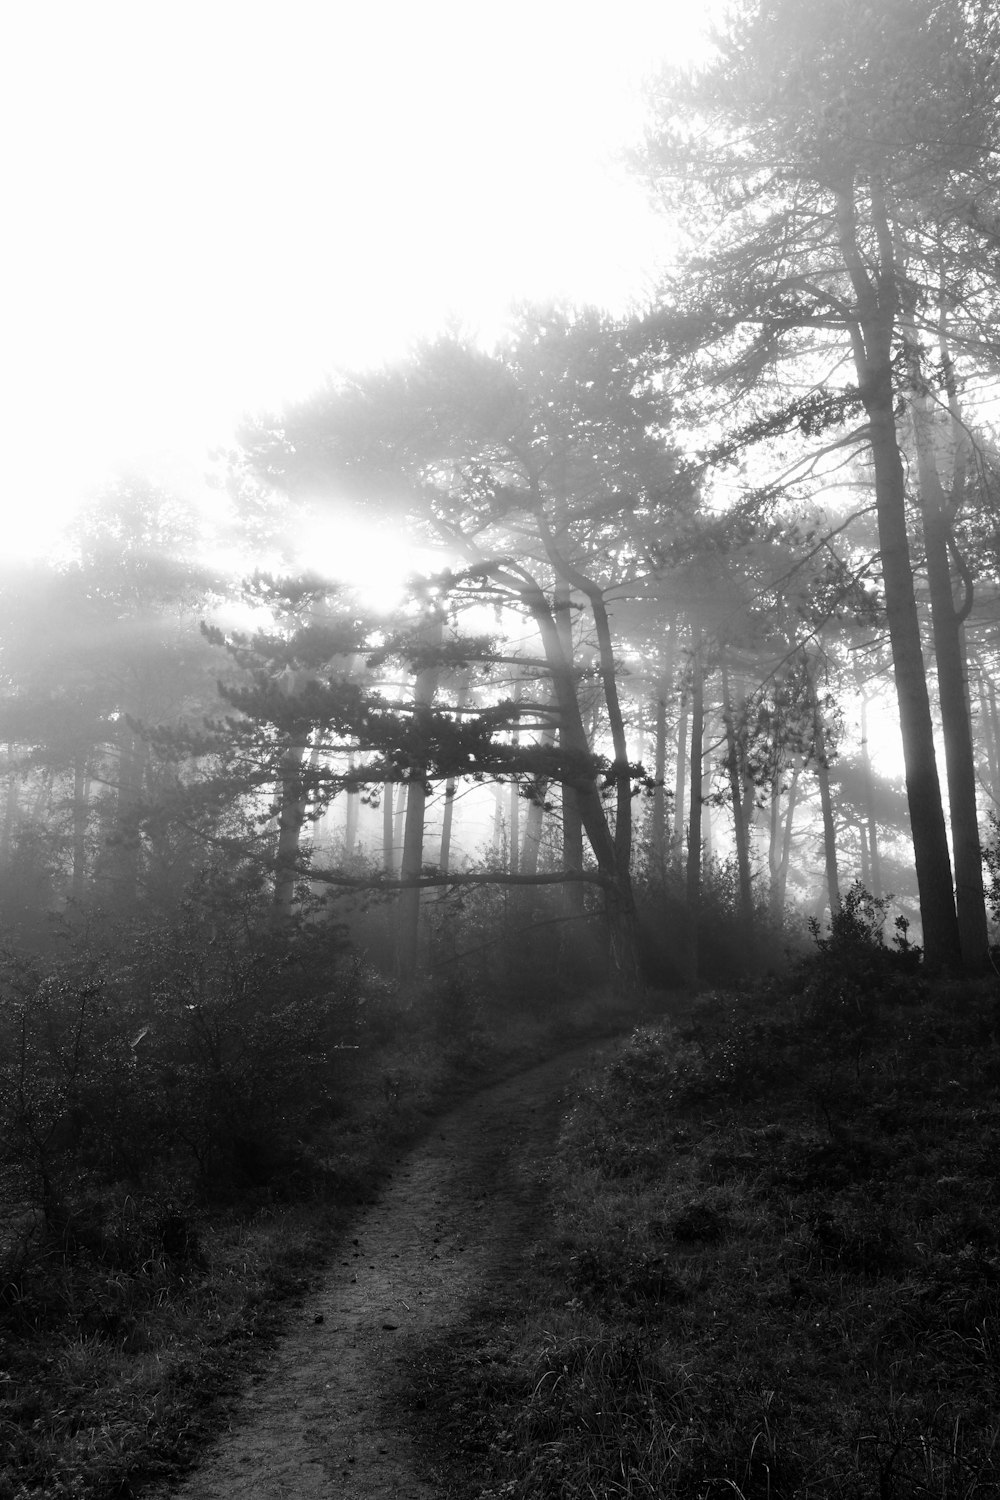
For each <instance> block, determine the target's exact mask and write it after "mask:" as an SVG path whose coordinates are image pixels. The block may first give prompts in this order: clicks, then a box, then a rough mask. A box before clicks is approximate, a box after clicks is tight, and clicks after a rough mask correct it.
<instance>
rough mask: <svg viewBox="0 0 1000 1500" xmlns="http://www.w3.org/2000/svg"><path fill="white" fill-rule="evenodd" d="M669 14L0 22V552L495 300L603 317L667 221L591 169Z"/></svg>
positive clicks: (607, 149) (620, 139) (690, 34)
mask: <svg viewBox="0 0 1000 1500" xmlns="http://www.w3.org/2000/svg"><path fill="white" fill-rule="evenodd" d="M704 9H705V8H704V7H699V6H697V5H693V4H691V0H616V3H615V4H611V3H610V0H600V3H597V0H582V3H581V0H508V3H506V4H504V5H486V4H481V3H476V0H408V3H404V0H380V3H377V4H376V3H371V4H364V3H357V0H351V3H348V0H325V3H320V0H283V3H282V4H281V5H277V4H274V3H271V4H267V5H264V4H261V3H259V0H240V3H236V0H198V3H196V4H191V3H188V0H169V3H168V0H141V3H137V0H126V3H118V0H91V3H88V4H80V3H79V0H56V3H45V0H36V3H32V4H25V5H17V6H14V5H11V6H8V7H6V9H5V13H4V21H3V23H2V26H0V130H2V135H3V140H4V142H5V147H6V149H5V152H4V159H3V161H2V162H0V192H2V195H3V207H4V221H5V226H6V228H5V233H4V240H3V251H2V254H0V263H2V264H3V266H4V270H3V275H4V280H5V284H6V294H7V295H6V297H5V298H4V308H3V313H2V321H0V339H2V349H3V372H2V375H0V382H2V387H3V388H2V391H0V398H2V411H3V417H4V420H5V423H6V428H7V434H6V441H5V444H4V448H5V452H4V491H5V493H4V498H3V500H2V502H0V514H2V515H3V519H4V540H5V545H6V548H7V550H8V555H10V553H11V552H21V553H24V552H28V551H36V550H38V549H40V548H43V547H44V546H45V545H46V544H47V543H48V541H49V539H50V538H51V537H52V535H53V531H54V529H55V527H56V526H57V525H58V524H59V522H60V521H61V520H62V518H63V517H64V516H65V514H66V513H67V512H68V511H69V510H70V509H71V508H72V507H73V506H74V505H75V504H76V503H77V502H78V500H79V498H80V496H81V495H82V494H84V493H85V492H86V491H87V490H88V489H89V488H92V487H94V486H96V485H99V484H100V482H101V481H102V479H103V478H105V477H106V476H107V475H108V474H109V473H112V472H114V471H115V470H116V469H123V468H128V467H130V466H131V467H133V468H138V469H140V470H142V471H143V472H145V473H146V474H148V475H149V476H150V477H151V478H153V479H154V480H156V481H157V482H159V483H162V484H166V485H168V486H172V487H173V488H175V489H178V490H180V491H184V490H188V491H192V490H196V489H198V488H199V486H200V481H201V476H202V474H203V472H204V470H205V468H206V467H207V463H206V460H205V452H206V450H207V449H208V448H209V447H211V446H215V445H224V444H225V443H226V442H227V441H228V440H229V439H230V437H231V434H232V430H233V426H234V423H235V422H236V421H238V419H239V417H240V415H241V414H242V413H243V412H246V411H250V410H258V409H262V408H265V409H271V408H274V407H278V406H280V405H281V403H282V402H283V401H284V400H285V399H288V398H294V397H296V396H299V395H301V394H303V393H305V392H307V391H309V390H310V389H312V388H313V387H314V386H315V385H316V384H317V383H318V382H319V381H320V380H321V379H322V377H323V375H324V373H325V372H327V371H329V370H331V369H334V368H336V367H338V366H351V365H358V364H364V363H371V362H376V361H379V360H381V359H384V358H386V357H389V356H391V355H393V354H396V353H400V352H402V351H403V350H404V349H405V348H406V346H407V344H408V343H409V342H410V341H411V340H412V339H413V338H414V337H415V336H417V335H419V334H420V333H422V332H427V331H430V330H432V329H434V328H436V327H439V326H441V324H442V323H443V322H444V321H445V320H446V319H447V318H448V317H449V315H454V316H457V317H459V318H460V319H461V320H462V321H463V323H464V324H465V325H466V326H469V327H470V328H473V329H478V330H479V331H480V332H481V333H482V334H483V335H484V336H486V337H489V336H490V335H491V334H492V333H494V332H495V331H497V330H499V328H500V327H501V326H502V322H503V317H504V313H505V310H506V309H507V307H508V306H509V305H510V303H511V302H512V301H513V300H515V299H519V298H538V299H544V298H548V297H552V296H565V297H569V298H571V299H573V300H576V301H586V300H591V301H597V302H603V303H605V304H607V305H611V306H623V305H625V304H626V303H627V301H628V299H629V298H630V297H640V298H641V297H642V295H643V292H644V289H646V288H648V287H649V286H650V284H651V276H652V273H653V267H654V264H655V259H656V253H657V244H658V243H661V242H662V240H661V237H662V234H663V229H662V226H661V225H657V224H656V222H655V220H654V218H653V216H652V214H651V212H650V211H649V209H648V206H647V203H646V199H645V195H644V192H643V189H642V188H641V186H640V185H639V184H638V183H636V182H633V181H631V180H630V179H629V177H628V175H627V173H626V171H625V169H624V168H623V167H622V166H621V164H620V163H619V162H618V161H617V160H616V153H617V152H618V151H619V150H620V148H621V146H623V145H625V144H627V143H628V142H629V141H631V140H634V139H636V138H637V136H638V133H639V131H640V128H641V120H642V99H641V93H640V85H641V81H642V78H643V76H644V75H645V74H646V73H648V72H649V71H651V70H652V69H653V68H655V66H656V65H657V63H658V62H659V60H660V59H663V58H666V59H670V60H673V61H684V60H685V58H686V56H687V55H689V53H690V49H691V48H692V47H693V46H695V45H696V33H695V31H693V29H692V28H695V27H696V26H697V24H698V17H699V16H700V15H702V14H703V13H704Z"/></svg>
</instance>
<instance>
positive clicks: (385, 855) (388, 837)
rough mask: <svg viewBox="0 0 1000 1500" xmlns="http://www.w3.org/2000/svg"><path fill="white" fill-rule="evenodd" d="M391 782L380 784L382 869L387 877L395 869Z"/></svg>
mask: <svg viewBox="0 0 1000 1500" xmlns="http://www.w3.org/2000/svg"><path fill="white" fill-rule="evenodd" d="M392 832H393V816H392V782H391V781H385V782H383V783H382V868H383V870H384V871H385V873H386V874H387V875H391V874H392V873H393V870H394V869H395V861H394V859H393V852H392V848H393V839H392Z"/></svg>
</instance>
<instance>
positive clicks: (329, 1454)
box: [160, 1039, 618, 1500]
mask: <svg viewBox="0 0 1000 1500" xmlns="http://www.w3.org/2000/svg"><path fill="white" fill-rule="evenodd" d="M617 1045H618V1040H617V1039H613V1040H607V1041H603V1042H596V1043H595V1042H591V1043H588V1044H587V1045H586V1046H584V1047H578V1048H575V1049H574V1050H573V1051H571V1052H567V1053H563V1054H561V1055H560V1056H559V1057H557V1058H555V1059H553V1060H551V1061H549V1062H547V1063H543V1064H541V1065H540V1066H538V1067H535V1068H532V1069H530V1070H529V1071H528V1072H525V1073H520V1074H518V1075H517V1076H516V1077H515V1078H512V1079H508V1080H506V1081H505V1082H503V1083H500V1084H495V1085H493V1086H491V1087H490V1088H487V1089H484V1090H483V1091H482V1092H481V1093H478V1094H476V1095H474V1096H473V1097H472V1098H471V1099H468V1100H466V1101H465V1102H463V1103H462V1104H461V1105H460V1106H459V1107H458V1108H456V1109H454V1110H453V1111H452V1112H451V1113H450V1114H448V1115H446V1116H444V1117H443V1118H441V1119H439V1120H438V1121H436V1122H435V1124H434V1125H433V1127H432V1128H431V1130H430V1132H429V1134H428V1135H427V1137H425V1139H424V1140H423V1141H422V1142H421V1143H420V1144H419V1145H418V1146H416V1147H414V1148H413V1149H412V1150H411V1151H410V1152H409V1153H408V1154H407V1155H406V1156H404V1157H402V1158H401V1160H400V1162H399V1164H398V1166H397V1168H396V1171H395V1173H394V1174H393V1177H392V1179H391V1180H390V1181H389V1182H388V1183H387V1185H386V1186H385V1188H384V1189H383V1191H382V1193H381V1195H380V1197H379V1198H378V1200H377V1201H376V1202H375V1203H373V1204H372V1205H370V1206H369V1207H367V1208H365V1209H364V1210H362V1211H361V1213H360V1214H359V1216H358V1218H357V1219H356V1220H355V1222H354V1224H353V1226H352V1228H351V1229H350V1230H349V1231H348V1233H347V1236H346V1238H345V1240H344V1243H343V1245H342V1247H341V1250H340V1252H339V1254H338V1257H337V1259H336V1261H335V1262H334V1264H333V1265H332V1266H331V1267H330V1269H329V1271H328V1273H327V1275H326V1279H325V1281H324V1284H323V1286H322V1287H321V1289H320V1290H318V1291H317V1292H315V1293H314V1294H313V1295H312V1296H311V1297H310V1298H309V1299H308V1301H307V1303H306V1305H305V1306H304V1308H303V1310H302V1312H301V1314H300V1316H299V1319H298V1322H297V1324H296V1326H295V1328H294V1329H293V1330H292V1331H291V1332H290V1333H288V1334H287V1335H286V1336H285V1337H284V1339H283V1340H282V1341H281V1343H280V1345H279V1347H278V1351H277V1354H276V1357H275V1361H274V1364H273V1367H272V1369H271V1370H270V1371H269V1373H268V1374H267V1376H266V1377H265V1379H264V1380H263V1381H262V1382H261V1383H260V1384H259V1385H257V1386H256V1387H254V1388H253V1389H251V1390H250V1391H248V1393H247V1395H246V1398H245V1401H244V1403H243V1405H242V1406H241V1409H240V1410H239V1411H238V1412H237V1414H236V1416H235V1417H234V1418H233V1421H232V1423H231V1425H230V1428H229V1430H228V1431H227V1432H225V1433H223V1434H222V1436H221V1437H220V1438H219V1439H218V1440H217V1442H216V1444H215V1445H214V1447H212V1448H211V1449H209V1450H208V1452H207V1453H206V1455H205V1458H204V1460H203V1463H202V1465H201V1466H200V1467H199V1468H198V1469H197V1470H196V1471H195V1472H194V1473H193V1474H191V1475H190V1476H189V1477H188V1478H187V1479H186V1480H185V1482H184V1483H183V1484H182V1485H181V1486H180V1487H179V1488H175V1489H173V1490H172V1491H169V1493H170V1494H171V1495H173V1496H174V1497H176V1500H307V1497H317V1500H319V1497H322V1500H348V1497H357V1500H390V1497H393V1500H434V1496H435V1495H436V1493H437V1491H436V1490H435V1489H433V1488H432V1487H430V1486H429V1485H428V1484H427V1483H426V1481H422V1480H420V1479H419V1478H418V1477H417V1475H416V1472H415V1466H414V1455H413V1451H412V1446H411V1442H410V1438H409V1435H408V1432H407V1430H406V1426H405V1424H404V1419H403V1415H402V1413H396V1412H394V1410H393V1407H392V1399H391V1391H392V1389H393V1386H394V1385H396V1384H397V1383H398V1382H399V1381H400V1380H401V1378H402V1374H403V1364H404V1360H405V1356H406V1353H407V1351H408V1350H412V1347H413V1345H414V1344H415V1343H416V1342H418V1341H419V1340H420V1338H421V1337H422V1336H426V1335H435V1336H438V1335H440V1334H442V1333H444V1332H446V1331H447V1329H448V1328H449V1327H451V1326H453V1325H457V1324H458V1323H459V1322H460V1321H461V1319H462V1317H463V1314H464V1312H465V1311H466V1309H467V1307H468V1305H469V1303H470V1301H471V1300H472V1299H473V1298H477V1297H478V1296H479V1295H480V1293H481V1292H482V1291H483V1290H484V1289H485V1288H488V1287H489V1286H490V1285H493V1286H496V1285H497V1283H500V1284H501V1285H502V1284H503V1283H504V1282H505V1281H507V1280H509V1278H511V1277H512V1276H513V1275H515V1274H516V1270H517V1265H518V1261H519V1258H520V1256H521V1254H522V1253H523V1247H524V1244H525V1241H526V1239H527V1238H528V1236H529V1234H530V1229H531V1223H532V1218H533V1216H534V1214H535V1212H536V1211H537V1205H538V1202H539V1194H540V1191H541V1189H540V1183H539V1178H540V1173H541V1172H543V1171H544V1167H545V1162H546V1159H547V1157H548V1155H549V1153H550V1151H551V1148H552V1145H553V1143H554V1141H555V1137H556V1133H557V1131H558V1127H559V1121H560V1118H561V1116H562V1113H563V1110H564V1108H565V1099H566V1094H567V1086H568V1085H569V1083H570V1081H571V1079H572V1078H573V1075H574V1074H575V1073H576V1072H578V1071H579V1070H580V1068H581V1067H583V1066H584V1065H586V1064H587V1063H588V1062H589V1061H590V1060H592V1059H595V1058H597V1057H599V1056H606V1055H607V1054H608V1053H610V1052H611V1051H613V1050H614V1049H615V1047H616V1046H617ZM160 1493H161V1496H162V1495H163V1493H164V1492H160Z"/></svg>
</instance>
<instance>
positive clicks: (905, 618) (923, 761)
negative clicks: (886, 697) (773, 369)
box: [836, 182, 961, 968]
mask: <svg viewBox="0 0 1000 1500" xmlns="http://www.w3.org/2000/svg"><path fill="white" fill-rule="evenodd" d="M855 193H856V186H855V184H854V183H853V182H851V183H849V184H847V185H846V186H845V187H843V188H841V189H840V190H839V191H838V193H837V195H836V198H837V218H838V237H839V242H840V248H841V252H842V254H843V257H844V264H845V266H846V268H847V271H848V274H849V276H850V278H851V283H852V285H853V288H854V293H855V298H856V305H857V317H856V320H855V321H852V322H850V323H849V330H850V333H851V340H852V345H853V349H854V362H855V367H856V370H857V376H858V386H859V390H860V393H861V399H862V402H863V404H864V408H865V412H866V414H867V416H868V424H869V434H870V441H871V451H872V461H873V464H874V470H875V506H876V513H877V516H878V534H879V550H880V553H881V558H882V580H883V586H884V589H885V612H886V619H887V622H888V626H889V640H890V643H891V646H892V665H893V678H894V681H895V687H896V702H897V704H898V707H899V723H900V730H901V732H902V738H903V761H904V765H905V769H906V797H907V802H908V804H909V810H910V830H911V834H912V838H913V854H914V864H915V866H916V874H917V887H918V890H919V893H920V916H921V922H922V925H923V936H924V952H925V956H926V959H927V963H928V965H929V966H930V967H932V968H957V967H958V966H959V965H960V963H961V947H960V944H959V936H958V922H957V919H956V915H955V900H954V893H953V888H952V878H951V855H950V853H949V849H948V837H947V833H946V830H945V821H944V810H943V807H942V803H941V785H940V782H939V780H938V771H937V760H936V758H935V754H934V726H933V722H932V719H931V708H930V699H929V697H928V693H927V677H926V672H925V668H924V658H923V651H922V649H921V644H920V625H919V620H918V617H917V603H916V595H915V592H914V587H913V569H912V566H911V560H910V545H909V538H908V536H907V530H906V485H905V476H904V472H903V464H902V459H901V456H900V451H899V442H898V436H897V432H896V418H895V391H894V387H893V363H892V354H893V332H894V328H895V320H896V316H897V313H898V307H899V299H898V292H897V285H896V264H895V245H894V243H893V239H892V231H891V229H890V226H889V221H888V215H887V213H886V210H885V205H884V202H883V201H882V197H881V194H880V191H879V188H878V185H877V184H873V187H872V204H871V217H872V229H873V231H874V234H875V238H876V241H877V245H878V260H877V266H876V269H875V272H874V273H870V272H869V269H868V265H867V264H866V260H865V257H864V255H863V254H862V251H861V247H860V243H859V234H858V221H857V204H856V197H855ZM873 274H874V279H873Z"/></svg>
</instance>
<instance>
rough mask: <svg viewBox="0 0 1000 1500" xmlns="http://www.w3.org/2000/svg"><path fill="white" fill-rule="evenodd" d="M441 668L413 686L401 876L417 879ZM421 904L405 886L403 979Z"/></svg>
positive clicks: (430, 635) (434, 626) (434, 629)
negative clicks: (433, 713)
mask: <svg viewBox="0 0 1000 1500" xmlns="http://www.w3.org/2000/svg"><path fill="white" fill-rule="evenodd" d="M441 635H442V623H441V620H440V619H439V618H438V619H434V620H432V621H431V622H430V623H429V624H428V627H427V640H428V643H429V644H430V645H431V646H438V645H440V642H441ZM439 675H440V669H439V667H438V666H437V664H434V665H432V666H429V667H425V668H424V670H423V671H421V672H418V673H417V677H416V681H415V682H414V685H413V729H414V741H415V744H416V746H417V749H416V752H415V755H414V758H413V760H412V762H411V765H410V767H409V770H408V774H407V782H406V824H405V827H404V830H403V858H402V863H401V865H400V875H401V877H402V879H403V880H412V879H415V878H417V877H418V876H419V875H420V873H421V871H422V869H423V863H424V813H425V810H426V805H427V791H426V783H427V760H426V756H425V755H423V754H422V753H421V746H424V745H426V742H427V739H428V738H429V729H430V718H431V710H432V706H433V703H434V695H435V693H436V692H437V686H438V677H439ZM420 906H421V896H420V890H419V888H418V887H415V886H414V887H408V888H406V889H404V890H403V891H402V893H401V896H400V904H399V928H398V932H397V949H396V961H397V967H398V969H399V973H400V976H401V978H403V979H412V978H413V976H414V975H415V974H416V972H417V962H418V958H419V952H420Z"/></svg>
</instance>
